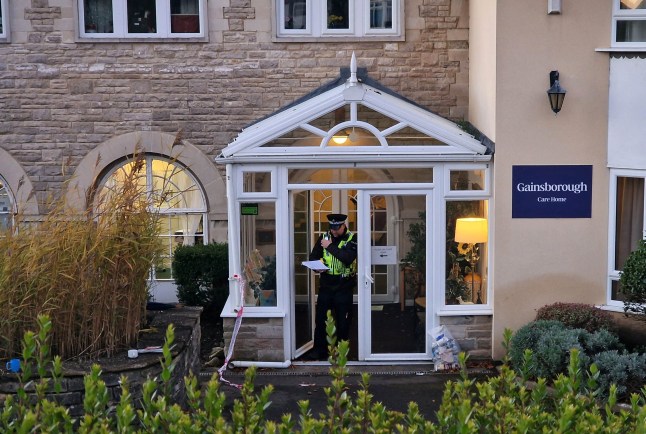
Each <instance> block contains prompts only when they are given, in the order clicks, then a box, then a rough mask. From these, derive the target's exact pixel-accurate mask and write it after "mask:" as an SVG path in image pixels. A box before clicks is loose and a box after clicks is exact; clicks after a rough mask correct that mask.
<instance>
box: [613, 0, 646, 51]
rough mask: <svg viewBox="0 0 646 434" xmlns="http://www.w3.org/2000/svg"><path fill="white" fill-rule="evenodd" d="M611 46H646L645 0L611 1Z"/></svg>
mask: <svg viewBox="0 0 646 434" xmlns="http://www.w3.org/2000/svg"><path fill="white" fill-rule="evenodd" d="M613 3H614V4H613V26H612V45H613V46H618V47H621V46H626V47H630V46H646V0H614V1H613Z"/></svg>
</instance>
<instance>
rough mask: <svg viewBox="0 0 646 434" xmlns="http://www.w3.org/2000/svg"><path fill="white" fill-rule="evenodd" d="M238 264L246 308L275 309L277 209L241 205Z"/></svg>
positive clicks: (266, 205) (269, 204) (268, 204)
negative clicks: (263, 307) (242, 280)
mask: <svg viewBox="0 0 646 434" xmlns="http://www.w3.org/2000/svg"><path fill="white" fill-rule="evenodd" d="M241 207H242V208H241V216H240V254H241V257H240V264H241V267H242V268H243V270H242V274H243V277H244V281H245V285H244V300H243V302H244V305H245V306H276V303H277V301H276V205H275V204H274V203H273V202H260V203H255V204H250V203H245V204H244V206H242V205H241Z"/></svg>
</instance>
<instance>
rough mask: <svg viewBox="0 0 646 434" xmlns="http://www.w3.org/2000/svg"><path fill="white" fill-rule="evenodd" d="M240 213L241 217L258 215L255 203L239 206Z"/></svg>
mask: <svg viewBox="0 0 646 434" xmlns="http://www.w3.org/2000/svg"><path fill="white" fill-rule="evenodd" d="M240 213H241V214H242V215H258V204H257V203H243V204H240Z"/></svg>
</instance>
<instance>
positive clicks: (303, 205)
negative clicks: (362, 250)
mask: <svg viewBox="0 0 646 434" xmlns="http://www.w3.org/2000/svg"><path fill="white" fill-rule="evenodd" d="M309 201H310V192H309V191H307V190H301V191H293V192H292V201H291V213H292V228H293V231H294V244H293V270H294V273H293V276H294V285H293V288H294V297H293V299H294V303H293V304H292V318H294V320H293V324H294V326H293V327H292V334H293V337H292V340H293V342H294V357H295V358H296V357H300V356H301V355H302V354H304V353H305V352H306V351H307V350H309V349H310V348H312V345H313V343H314V302H315V289H314V285H313V284H312V281H311V279H310V276H309V273H308V272H307V269H306V268H305V267H302V266H300V264H301V263H302V262H303V261H307V259H308V257H309V252H310V250H311V248H312V246H311V242H310V238H311V237H310V225H311V222H310V215H311V214H310V206H309Z"/></svg>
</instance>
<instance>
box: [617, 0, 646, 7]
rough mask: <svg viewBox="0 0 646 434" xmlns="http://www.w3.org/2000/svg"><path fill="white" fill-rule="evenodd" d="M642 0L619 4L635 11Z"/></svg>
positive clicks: (624, 1)
mask: <svg viewBox="0 0 646 434" xmlns="http://www.w3.org/2000/svg"><path fill="white" fill-rule="evenodd" d="M643 1H644V0H621V4H622V5H624V6H626V7H628V9H637V8H638V7H639V6H640V5H641V4H642V2H643Z"/></svg>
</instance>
